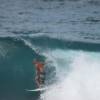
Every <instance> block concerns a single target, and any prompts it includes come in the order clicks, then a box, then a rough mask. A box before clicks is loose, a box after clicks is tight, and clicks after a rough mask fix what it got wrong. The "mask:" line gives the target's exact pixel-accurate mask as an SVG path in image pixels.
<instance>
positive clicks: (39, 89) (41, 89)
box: [26, 88, 47, 92]
mask: <svg viewBox="0 0 100 100" xmlns="http://www.w3.org/2000/svg"><path fill="white" fill-rule="evenodd" d="M46 89H47V88H37V89H34V90H28V89H26V91H29V92H38V91H45V90H46Z"/></svg>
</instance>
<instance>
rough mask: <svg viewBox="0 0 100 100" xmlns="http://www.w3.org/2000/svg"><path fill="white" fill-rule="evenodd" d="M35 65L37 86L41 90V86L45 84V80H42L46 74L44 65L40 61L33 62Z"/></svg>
mask: <svg viewBox="0 0 100 100" xmlns="http://www.w3.org/2000/svg"><path fill="white" fill-rule="evenodd" d="M32 63H33V64H34V65H35V69H36V77H35V80H36V84H37V87H38V88H39V87H40V86H41V84H43V81H44V80H43V79H42V78H41V75H43V73H44V63H42V62H40V61H38V60H36V59H35V60H33V62H32Z"/></svg>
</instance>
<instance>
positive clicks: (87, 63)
mask: <svg viewBox="0 0 100 100" xmlns="http://www.w3.org/2000/svg"><path fill="white" fill-rule="evenodd" d="M52 55H53V56H54V58H55V61H56V63H57V64H58V66H57V68H58V69H59V70H60V71H58V74H59V76H61V77H62V78H61V77H60V81H58V84H55V85H52V86H51V88H50V89H49V90H47V91H46V92H44V93H43V94H41V99H42V100H100V77H99V76H100V62H99V58H100V53H93V52H91V53H90V52H82V51H80V52H79V51H63V50H55V51H52ZM68 58H69V59H68ZM59 60H61V62H59ZM68 63H69V64H68ZM60 64H61V65H63V66H61V65H60ZM68 67H70V68H69V71H68ZM61 69H64V70H61ZM67 72H68V73H67ZM62 73H66V75H65V74H62Z"/></svg>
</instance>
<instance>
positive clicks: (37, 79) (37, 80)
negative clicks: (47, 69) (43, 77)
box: [35, 76, 40, 88]
mask: <svg viewBox="0 0 100 100" xmlns="http://www.w3.org/2000/svg"><path fill="white" fill-rule="evenodd" d="M35 81H36V84H37V87H38V88H39V87H40V78H39V77H38V76H36V78H35Z"/></svg>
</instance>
